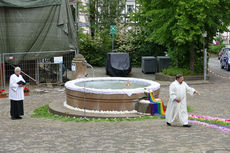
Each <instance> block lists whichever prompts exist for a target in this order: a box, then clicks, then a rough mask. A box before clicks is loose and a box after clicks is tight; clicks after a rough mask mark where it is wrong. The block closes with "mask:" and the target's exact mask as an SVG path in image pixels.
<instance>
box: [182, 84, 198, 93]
mask: <svg viewBox="0 0 230 153" xmlns="http://www.w3.org/2000/svg"><path fill="white" fill-rule="evenodd" d="M184 84H185V88H186V92H187V93H189V94H190V95H193V94H194V92H195V91H196V90H195V89H194V88H191V87H189V86H188V85H187V83H185V82H184Z"/></svg>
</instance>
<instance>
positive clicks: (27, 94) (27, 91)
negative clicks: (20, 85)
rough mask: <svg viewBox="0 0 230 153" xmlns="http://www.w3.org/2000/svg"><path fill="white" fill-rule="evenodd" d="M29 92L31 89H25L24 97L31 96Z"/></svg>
mask: <svg viewBox="0 0 230 153" xmlns="http://www.w3.org/2000/svg"><path fill="white" fill-rule="evenodd" d="M29 92H30V90H29V88H26V87H25V88H24V95H25V96H29Z"/></svg>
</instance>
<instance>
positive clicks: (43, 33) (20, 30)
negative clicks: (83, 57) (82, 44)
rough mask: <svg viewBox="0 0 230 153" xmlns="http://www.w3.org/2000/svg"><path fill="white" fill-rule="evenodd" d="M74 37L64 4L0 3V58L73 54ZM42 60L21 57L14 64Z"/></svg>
mask: <svg viewBox="0 0 230 153" xmlns="http://www.w3.org/2000/svg"><path fill="white" fill-rule="evenodd" d="M76 37H77V36H76V30H75V28H74V21H73V17H72V12H71V9H70V6H69V1H68V0H0V54H1V53H18V52H30V53H31V52H36V53H37V52H43V51H63V50H75V49H76V47H77V46H76V45H77V43H76V40H77V39H76ZM57 54H58V53H52V55H57ZM62 54H63V53H62ZM31 55H32V56H31ZM42 56H46V57H47V56H48V55H47V54H45V55H44V54H23V55H20V56H16V58H15V59H14V63H15V62H16V63H19V62H20V61H21V60H27V59H29V60H33V59H36V58H41V57H42ZM9 62H10V61H9Z"/></svg>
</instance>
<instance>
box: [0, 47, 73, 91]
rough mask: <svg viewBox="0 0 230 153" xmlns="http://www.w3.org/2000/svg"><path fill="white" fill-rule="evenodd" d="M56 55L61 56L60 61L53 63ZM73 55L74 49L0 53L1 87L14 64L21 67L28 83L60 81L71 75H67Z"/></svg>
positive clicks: (11, 71)
mask: <svg viewBox="0 0 230 153" xmlns="http://www.w3.org/2000/svg"><path fill="white" fill-rule="evenodd" d="M57 56H59V57H60V56H61V57H62V58H63V62H62V63H55V61H54V57H57ZM74 56H75V50H64V51H42V52H16V53H2V54H0V64H1V65H0V76H1V78H0V81H1V82H0V85H1V88H6V84H7V83H9V77H10V75H11V74H13V73H14V68H15V67H16V66H19V67H21V69H22V73H21V74H22V75H23V77H24V79H25V80H26V81H27V83H29V84H38V85H40V84H44V83H46V84H47V83H49V84H57V83H62V82H63V81H65V80H66V79H68V78H70V77H71V76H68V74H69V73H68V72H70V71H71V63H72V59H73V58H74ZM64 74H65V75H64ZM63 79H65V80H63Z"/></svg>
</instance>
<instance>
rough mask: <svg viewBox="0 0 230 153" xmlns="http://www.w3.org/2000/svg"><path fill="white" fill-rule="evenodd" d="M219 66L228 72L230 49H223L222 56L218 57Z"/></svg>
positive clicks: (229, 67)
mask: <svg viewBox="0 0 230 153" xmlns="http://www.w3.org/2000/svg"><path fill="white" fill-rule="evenodd" d="M220 66H221V68H222V69H224V68H226V69H227V70H228V71H230V48H225V49H224V53H223V55H222V56H221V57H220Z"/></svg>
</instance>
